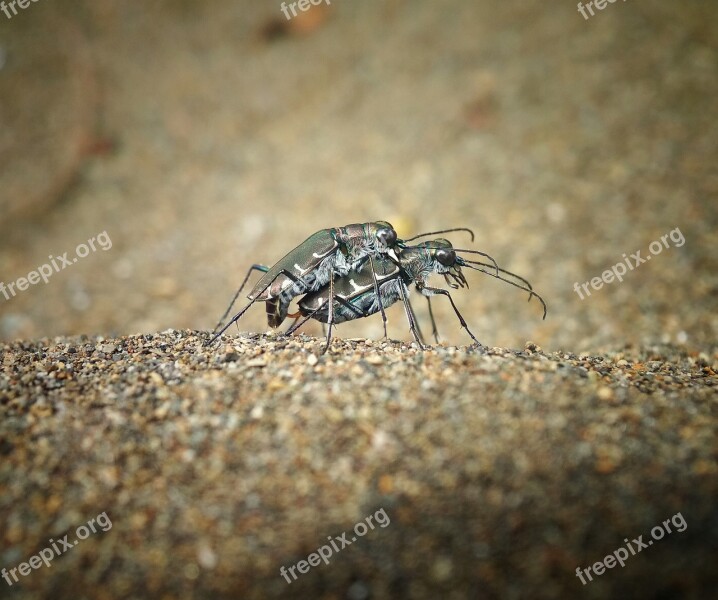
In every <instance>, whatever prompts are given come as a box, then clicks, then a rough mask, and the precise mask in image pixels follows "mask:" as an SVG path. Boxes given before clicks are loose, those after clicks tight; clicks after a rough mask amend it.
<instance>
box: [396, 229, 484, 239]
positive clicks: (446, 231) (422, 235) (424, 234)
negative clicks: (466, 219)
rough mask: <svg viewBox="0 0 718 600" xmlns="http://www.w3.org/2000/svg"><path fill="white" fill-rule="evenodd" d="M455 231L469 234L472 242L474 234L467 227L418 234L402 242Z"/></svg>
mask: <svg viewBox="0 0 718 600" xmlns="http://www.w3.org/2000/svg"><path fill="white" fill-rule="evenodd" d="M456 231H466V232H468V233H470V234H471V241H472V242H473V241H474V237H475V236H474V232H473V231H472V230H471V229H469V228H468V227H454V228H452V229H442V230H441V231H428V232H427V233H420V234H419V235H415V236H414V237H410V238H407V239H405V240H402V241H404V242H411V241H412V240H416V239H419V238H422V237H426V236H427V235H439V234H440V233H454V232H456Z"/></svg>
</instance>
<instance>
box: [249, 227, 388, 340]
mask: <svg viewBox="0 0 718 600" xmlns="http://www.w3.org/2000/svg"><path fill="white" fill-rule="evenodd" d="M396 241H397V236H396V231H394V228H393V227H392V226H391V224H390V223H387V222H386V221H376V222H374V223H354V224H351V225H347V226H345V227H333V228H331V229H322V230H320V231H317V232H316V233H314V234H313V235H311V236H309V237H308V238H307V239H306V240H305V241H304V242H302V243H301V244H300V245H299V246H297V247H296V248H295V249H294V250H292V251H290V252H289V253H287V254H286V255H285V256H284V257H282V258H281V259H280V260H278V261H277V263H276V264H274V266H272V268H271V269H269V270H268V271H267V272H266V273H265V274H264V276H263V277H262V278H261V279H260V280H259V281H258V282H257V284H256V285H255V286H254V289H253V290H252V291H251V292H250V293H249V294H248V296H247V298H249V299H250V300H252V301H255V302H265V303H266V307H267V321H268V322H269V325H270V326H271V327H278V326H279V325H281V324H282V322H283V321H284V319H285V318H286V317H287V313H288V310H289V304H290V303H291V301H292V300H293V299H294V298H296V297H297V296H300V295H302V294H306V293H310V292H314V291H316V290H318V289H321V288H322V287H324V286H325V285H326V284H327V283H328V282H329V280H330V279H331V278H334V277H343V276H344V275H346V274H347V273H349V272H350V271H361V270H362V268H363V267H364V263H365V262H366V261H367V259H368V258H369V257H370V256H372V257H381V256H383V255H385V254H387V253H388V252H390V251H391V250H392V249H393V248H394V246H395V244H396ZM367 272H369V271H368V270H367ZM287 274H291V275H293V276H294V278H292V277H290V276H289V275H287ZM370 276H371V274H370Z"/></svg>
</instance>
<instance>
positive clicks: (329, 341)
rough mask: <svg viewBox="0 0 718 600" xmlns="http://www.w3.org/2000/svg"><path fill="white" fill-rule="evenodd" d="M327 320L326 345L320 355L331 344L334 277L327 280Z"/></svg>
mask: <svg viewBox="0 0 718 600" xmlns="http://www.w3.org/2000/svg"><path fill="white" fill-rule="evenodd" d="M329 298H330V300H329V318H328V319H327V325H328V327H327V329H328V331H327V344H326V346H324V350H322V354H324V353H325V352H326V351H327V350H329V344H331V342H332V325H334V277H330V278H329Z"/></svg>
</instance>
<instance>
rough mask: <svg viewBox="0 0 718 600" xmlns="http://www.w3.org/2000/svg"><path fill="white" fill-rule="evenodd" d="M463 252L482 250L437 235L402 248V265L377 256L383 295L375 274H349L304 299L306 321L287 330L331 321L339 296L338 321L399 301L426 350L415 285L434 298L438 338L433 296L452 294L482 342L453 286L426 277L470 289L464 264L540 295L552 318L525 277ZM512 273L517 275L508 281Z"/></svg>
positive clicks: (301, 303) (301, 305)
mask: <svg viewBox="0 0 718 600" xmlns="http://www.w3.org/2000/svg"><path fill="white" fill-rule="evenodd" d="M457 251H458V252H466V253H477V254H482V255H484V253H479V252H477V251H476V250H461V249H458V250H457V249H455V248H454V247H453V246H452V244H451V242H449V241H448V240H445V239H436V240H433V241H429V242H422V243H420V244H418V245H416V246H408V247H405V248H403V249H401V250H400V252H399V256H398V258H399V259H400V265H399V264H396V263H394V262H393V261H390V260H387V259H385V258H383V257H379V258H377V259H376V263H375V276H376V281H377V283H378V289H379V294H378V295H377V293H376V291H375V290H376V288H375V286H374V283H373V281H372V278H371V277H369V276H368V274H367V273H366V272H360V271H351V272H350V273H348V274H347V275H346V276H344V277H342V278H341V279H338V280H337V281H336V282H334V286H333V290H332V291H329V289H328V286H325V287H324V288H322V289H320V290H317V291H315V292H312V293H309V294H307V295H306V296H304V298H302V299H301V300H300V301H299V312H300V313H301V315H302V316H303V317H304V319H303V320H301V321H297V322H296V323H295V324H294V325H293V326H292V327H291V328H290V329H289V330H288V331H287V333H292V332H293V331H295V330H296V329H298V328H299V327H301V326H302V325H303V324H304V323H305V322H306V321H308V320H309V319H315V320H317V321H320V322H322V323H327V322H328V321H329V319H330V311H332V307H331V304H332V302H330V299H331V298H332V297H333V298H334V303H336V306H335V307H333V315H332V316H331V318H333V320H334V323H342V322H345V321H351V320H354V319H359V318H362V317H368V316H369V315H372V314H375V313H377V312H378V311H379V310H380V308H381V307H383V308H388V307H389V306H391V305H392V304H394V303H395V302H396V301H397V300H401V301H402V302H403V303H404V309H405V311H406V316H407V320H408V321H409V328H410V329H411V333H412V335H413V336H414V339H415V340H416V342H417V344H419V347H421V348H422V349H423V348H424V344H423V339H422V338H423V336H422V335H421V331H420V329H419V328H418V323H417V321H416V317H415V315H414V311H413V310H412V308H411V305H410V304H409V286H410V285H411V284H412V283H413V284H414V285H415V287H416V289H417V291H418V292H419V293H420V294H422V295H423V296H425V297H426V298H427V300H428V301H429V315H430V317H431V323H432V328H433V335H434V339H435V340H436V341H437V342H438V341H439V340H438V332H437V329H436V322H435V321H434V315H433V312H432V310H431V300H430V299H431V297H432V296H437V295H443V296H446V297H447V298H448V299H449V302H450V303H451V307H452V308H453V309H454V313H456V316H457V318H458V319H459V323H461V326H462V327H463V328H464V329H466V331H467V333H468V334H469V336H471V339H472V340H474V342H475V343H476V344H477V346H481V343H480V342H479V340H477V339H476V336H474V334H473V333H472V332H471V330H470V329H469V328H468V326H467V324H466V320H465V319H464V317H463V316H462V315H461V313H460V312H459V309H458V308H457V307H456V304H455V303H454V300H453V298H452V297H451V294H450V293H449V291H448V290H445V289H442V288H435V287H429V286H427V285H426V280H427V279H428V277H429V276H430V275H431V274H432V273H437V274H440V275H443V276H444V279H445V280H446V282H447V284H448V285H449V287H451V288H453V289H458V288H460V287H461V288H463V287H468V282H467V281H466V277H465V276H464V274H463V273H462V271H461V267H467V268H470V269H474V270H476V271H480V272H481V273H485V274H487V275H490V276H492V277H495V278H497V279H499V280H501V281H504V282H505V283H509V284H510V285H513V286H514V287H517V288H519V289H521V290H524V291H526V292H528V293H529V300H531V297H532V296H536V298H538V300H539V302H541V305H542V306H543V318H544V319H545V318H546V303H545V302H544V300H543V298H541V296H539V295H538V294H537V293H536V292H534V291H533V288H532V287H531V284H530V283H529V282H528V281H526V280H525V279H524V278H523V277H520V276H519V275H516V274H515V273H512V272H511V271H507V270H505V269H502V268H500V267H498V265H496V263H495V261H493V260H492V262H493V264H489V263H486V262H481V261H472V260H468V259H465V258H462V257H461V256H459V255H458V254H457ZM506 276H508V277H511V278H513V280H512V279H508V278H507V277H506Z"/></svg>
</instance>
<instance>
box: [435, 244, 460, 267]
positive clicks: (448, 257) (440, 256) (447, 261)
mask: <svg viewBox="0 0 718 600" xmlns="http://www.w3.org/2000/svg"><path fill="white" fill-rule="evenodd" d="M436 260H438V261H439V262H440V263H441V264H442V265H444V266H445V267H451V266H452V265H453V264H454V263H455V262H456V252H454V251H453V250H447V249H445V248H440V249H438V250H437V251H436Z"/></svg>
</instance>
